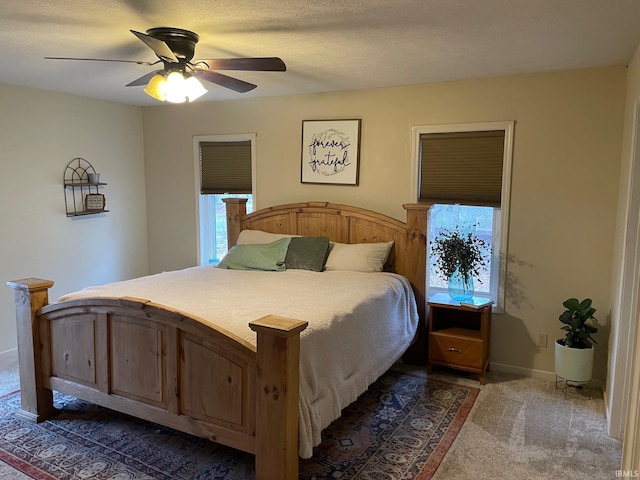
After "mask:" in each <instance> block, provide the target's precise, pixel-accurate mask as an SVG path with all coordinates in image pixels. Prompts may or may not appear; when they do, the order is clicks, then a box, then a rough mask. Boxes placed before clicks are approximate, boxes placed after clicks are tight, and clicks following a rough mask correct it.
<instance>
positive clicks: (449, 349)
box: [447, 347, 463, 354]
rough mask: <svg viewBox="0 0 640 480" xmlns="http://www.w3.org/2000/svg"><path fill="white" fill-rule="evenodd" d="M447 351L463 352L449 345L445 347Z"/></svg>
mask: <svg viewBox="0 0 640 480" xmlns="http://www.w3.org/2000/svg"><path fill="white" fill-rule="evenodd" d="M447 352H457V353H460V354H461V353H463V352H462V350H460V349H458V348H453V347H449V348H447Z"/></svg>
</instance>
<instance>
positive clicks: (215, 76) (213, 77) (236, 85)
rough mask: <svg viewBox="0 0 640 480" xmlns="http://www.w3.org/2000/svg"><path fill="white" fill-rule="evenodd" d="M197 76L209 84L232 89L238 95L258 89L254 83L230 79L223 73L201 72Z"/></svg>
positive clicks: (196, 73)
mask: <svg viewBox="0 0 640 480" xmlns="http://www.w3.org/2000/svg"><path fill="white" fill-rule="evenodd" d="M195 75H196V76H197V77H199V78H202V79H204V80H206V81H207V82H211V83H215V84H216V85H220V86H222V87H226V88H230V89H231V90H234V91H236V92H238V93H245V92H248V91H249V90H253V89H254V88H256V87H257V85H254V84H253V83H249V82H245V81H244V80H239V79H237V78H233V77H228V76H227V75H223V74H222V73H218V72H212V71H211V70H200V71H198V72H195Z"/></svg>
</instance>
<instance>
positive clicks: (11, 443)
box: [0, 370, 479, 480]
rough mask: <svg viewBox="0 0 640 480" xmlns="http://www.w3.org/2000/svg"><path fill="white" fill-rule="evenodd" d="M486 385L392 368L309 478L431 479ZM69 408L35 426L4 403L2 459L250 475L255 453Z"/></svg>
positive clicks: (93, 474) (34, 470)
mask: <svg viewBox="0 0 640 480" xmlns="http://www.w3.org/2000/svg"><path fill="white" fill-rule="evenodd" d="M478 392H479V389H477V388H472V387H466V386H462V385H454V384H450V383H446V382H441V381H436V380H432V379H429V380H428V381H427V379H425V378H421V377H417V376H413V375H410V374H404V373H400V372H397V371H394V370H390V371H389V372H387V373H386V374H385V375H383V376H382V377H381V378H380V379H379V380H378V381H377V382H375V383H374V384H373V385H372V386H371V387H370V388H369V390H368V391H367V392H366V393H364V394H363V395H362V396H361V397H360V398H359V399H358V400H357V401H356V402H354V403H353V404H352V405H350V406H349V407H348V408H346V409H345V410H344V411H343V415H342V417H340V418H339V419H338V420H336V421H335V422H334V423H332V424H331V425H330V426H329V427H328V428H327V429H326V431H325V432H324V436H323V438H324V439H323V442H322V443H321V444H320V445H319V446H318V447H317V448H316V449H315V451H314V453H315V454H314V456H313V457H312V458H311V459H308V460H301V463H300V479H304V480H320V479H337V478H340V479H362V480H365V479H367V480H369V479H419V480H426V479H429V478H431V476H432V475H433V473H434V472H435V471H436V469H437V468H438V465H440V462H441V461H442V459H443V458H444V456H445V454H446V453H447V451H448V449H449V447H450V446H451V444H452V443H453V440H454V439H455V437H456V435H457V434H458V432H459V431H460V428H461V427H462V424H463V423H464V421H465V419H466V418H467V415H468V414H469V411H470V410H471V407H472V406H473V403H474V401H475V399H476V397H477V395H478ZM55 404H56V408H58V409H60V414H59V415H58V416H56V417H55V418H54V419H52V420H49V421H46V422H43V423H41V424H38V425H35V424H30V423H27V422H23V421H20V420H17V419H16V418H15V416H14V413H15V411H16V409H17V408H18V407H19V405H20V395H19V393H18V392H16V393H12V394H9V395H7V396H5V397H4V398H2V399H1V400H0V460H2V461H4V462H6V463H8V464H9V465H11V466H13V467H14V468H16V469H18V470H20V471H21V472H23V473H25V474H27V475H28V476H30V477H31V478H34V479H43V480H44V479H46V480H48V479H63V478H64V479H68V478H79V479H88V478H96V479H109V480H133V479H161V480H196V479H198V480H205V479H207V480H208V479H216V480H218V479H220V480H222V479H224V480H236V479H243V480H245V479H250V478H254V476H255V474H254V467H253V464H254V457H253V456H252V455H249V454H246V453H243V452H239V451H237V450H234V449H231V448H227V447H223V446H220V445H217V444H215V443H212V442H209V441H207V440H203V439H200V438H197V437H193V436H191V435H186V434H183V433H180V432H177V431H175V430H172V429H170V428H167V427H163V426H160V425H156V424H153V423H150V422H146V421H143V420H139V419H136V418H133V417H130V416H128V415H123V414H119V413H116V412H113V411H111V410H108V409H106V408H102V407H98V406H95V405H92V404H89V403H87V402H84V401H81V400H78V399H76V398H74V397H70V396H66V395H61V394H57V393H56V394H55Z"/></svg>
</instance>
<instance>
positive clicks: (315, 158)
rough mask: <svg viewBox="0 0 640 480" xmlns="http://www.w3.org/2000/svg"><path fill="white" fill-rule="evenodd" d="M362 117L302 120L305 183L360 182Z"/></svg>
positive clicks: (303, 176)
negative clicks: (353, 118)
mask: <svg viewBox="0 0 640 480" xmlns="http://www.w3.org/2000/svg"><path fill="white" fill-rule="evenodd" d="M360 123H361V120H360V119H355V120H303V121H302V165H301V169H302V173H301V182H302V183H326V184H332V185H358V171H359V163H360Z"/></svg>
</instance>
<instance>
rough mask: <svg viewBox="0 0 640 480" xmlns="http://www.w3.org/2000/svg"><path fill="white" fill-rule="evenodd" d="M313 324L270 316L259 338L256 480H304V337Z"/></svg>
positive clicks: (256, 327) (256, 324)
mask: <svg viewBox="0 0 640 480" xmlns="http://www.w3.org/2000/svg"><path fill="white" fill-rule="evenodd" d="M307 325H308V322H302V321H299V320H293V319H290V318H284V317H278V316H275V315H267V316H266V317H262V318H259V319H258V320H254V321H253V322H250V323H249V327H251V330H253V331H254V332H256V333H257V364H258V369H257V375H256V480H296V479H297V478H298V421H299V419H298V416H299V406H298V402H299V396H300V395H299V394H300V392H299V388H300V332H301V331H303V330H304V329H305V328H307Z"/></svg>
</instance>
